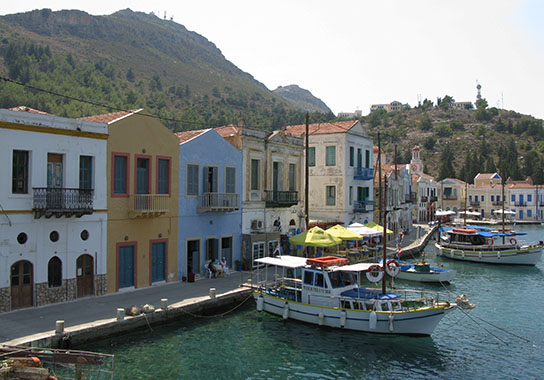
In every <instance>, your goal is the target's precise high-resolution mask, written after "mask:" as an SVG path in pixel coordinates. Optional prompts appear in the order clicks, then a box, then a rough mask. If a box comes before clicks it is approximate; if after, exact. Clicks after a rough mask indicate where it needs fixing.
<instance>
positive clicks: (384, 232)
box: [380, 167, 387, 295]
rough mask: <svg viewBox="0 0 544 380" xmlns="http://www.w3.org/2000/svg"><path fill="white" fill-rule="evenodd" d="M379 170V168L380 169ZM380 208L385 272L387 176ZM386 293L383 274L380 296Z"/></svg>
mask: <svg viewBox="0 0 544 380" xmlns="http://www.w3.org/2000/svg"><path fill="white" fill-rule="evenodd" d="M380 169H381V167H380ZM381 176H382V173H381V170H380V178H381ZM382 206H383V234H382V235H383V237H382V239H383V257H382V264H383V265H382V266H383V270H384V272H385V266H386V265H387V261H386V260H387V248H386V245H387V176H385V175H384V176H383V202H382ZM386 292H387V289H386V275H385V273H384V274H383V277H382V294H383V295H385V293H386Z"/></svg>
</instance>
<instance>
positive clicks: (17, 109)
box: [8, 106, 52, 115]
mask: <svg viewBox="0 0 544 380" xmlns="http://www.w3.org/2000/svg"><path fill="white" fill-rule="evenodd" d="M8 109H9V110H10V111H20V112H29V113H36V114H39V115H52V114H50V113H47V112H44V111H40V110H35V109H34V108H30V107H27V106H18V107H12V108H8Z"/></svg>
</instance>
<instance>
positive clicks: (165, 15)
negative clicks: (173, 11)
mask: <svg viewBox="0 0 544 380" xmlns="http://www.w3.org/2000/svg"><path fill="white" fill-rule="evenodd" d="M164 19H165V20H166V11H164Z"/></svg>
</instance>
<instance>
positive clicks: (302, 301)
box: [254, 256, 457, 336]
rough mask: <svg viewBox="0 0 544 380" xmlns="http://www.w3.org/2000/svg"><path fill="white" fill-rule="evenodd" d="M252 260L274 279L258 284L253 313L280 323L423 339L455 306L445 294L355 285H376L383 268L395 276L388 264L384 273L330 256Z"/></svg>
mask: <svg viewBox="0 0 544 380" xmlns="http://www.w3.org/2000/svg"><path fill="white" fill-rule="evenodd" d="M256 261H258V262H261V263H264V264H266V265H267V266H270V265H271V266H274V267H275V268H276V270H275V274H274V280H272V281H268V279H265V280H264V281H262V282H261V281H259V279H258V282H259V288H258V289H257V290H256V291H255V293H254V296H255V300H256V303H257V310H259V311H266V312H268V313H271V314H275V315H278V316H282V317H283V318H284V319H295V320H298V321H303V322H307V323H312V324H316V325H322V326H329V327H337V328H344V329H349V330H356V331H365V332H372V333H382V334H403V335H414V336H428V335H431V333H432V332H433V330H434V329H435V327H436V326H437V325H438V323H439V322H440V320H441V319H442V318H443V317H444V315H445V314H446V313H447V312H449V311H451V310H453V309H454V308H455V307H456V306H457V305H456V303H455V301H454V300H450V298H451V295H450V294H448V293H440V292H425V291H410V290H395V292H394V293H393V292H389V291H386V292H383V291H381V290H379V289H372V288H362V287H360V286H359V285H358V284H359V283H360V275H362V274H364V275H366V276H367V278H368V279H369V280H371V281H373V282H378V281H380V280H381V279H382V277H383V276H384V269H385V271H387V273H390V274H391V273H392V272H394V271H395V268H394V265H393V266H392V267H389V262H388V263H387V265H386V266H385V268H383V267H382V266H380V265H378V264H375V263H374V264H370V263H357V264H348V260H347V259H342V258H338V257H334V256H328V257H322V258H316V259H306V258H303V257H295V256H279V257H264V258H260V259H257V260H256ZM280 271H281V273H279V272H280ZM266 273H267V274H268V271H266ZM393 274H394V273H393Z"/></svg>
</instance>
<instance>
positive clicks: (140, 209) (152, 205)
mask: <svg viewBox="0 0 544 380" xmlns="http://www.w3.org/2000/svg"><path fill="white" fill-rule="evenodd" d="M170 199H171V198H170V195H169V194H134V195H131V196H130V197H129V216H130V217H132V218H152V217H155V216H159V215H162V214H166V213H167V212H168V211H169V210H170Z"/></svg>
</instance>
